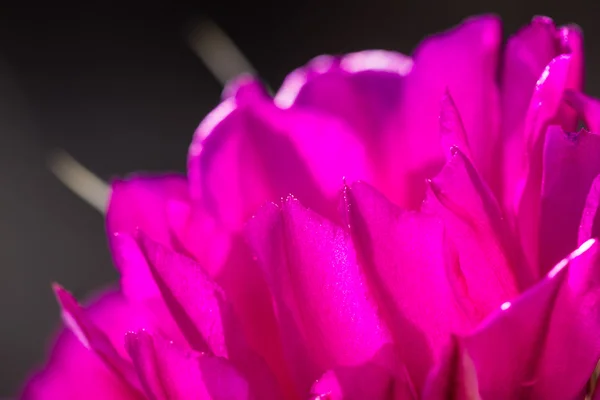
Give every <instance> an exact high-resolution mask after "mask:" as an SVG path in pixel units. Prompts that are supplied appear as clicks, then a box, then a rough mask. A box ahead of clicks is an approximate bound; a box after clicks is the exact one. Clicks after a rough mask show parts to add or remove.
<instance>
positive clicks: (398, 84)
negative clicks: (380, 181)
mask: <svg viewBox="0 0 600 400" xmlns="http://www.w3.org/2000/svg"><path fill="white" fill-rule="evenodd" d="M412 65H413V62H412V59H411V58H410V57H408V56H405V55H403V54H399V53H394V52H390V51H383V50H370V51H362V52H358V53H351V54H347V55H345V56H343V57H339V58H338V57H331V56H320V57H317V58H315V59H314V60H312V61H311V62H309V63H308V64H307V65H306V66H304V67H302V68H299V69H297V70H295V71H293V72H292V73H290V74H289V75H288V76H287V77H286V79H285V81H284V82H283V84H282V86H281V88H280V89H279V91H278V92H277V95H276V96H275V103H276V104H278V105H279V106H280V107H282V108H288V107H292V108H298V109H306V110H313V111H314V112H316V113H327V114H330V115H332V116H336V117H338V118H340V119H342V120H344V121H345V122H347V123H348V124H349V125H351V126H352V127H353V128H354V131H355V132H356V134H358V135H359V137H360V140H361V142H362V143H364V145H365V147H366V149H367V152H368V154H369V157H370V159H371V161H372V162H373V163H375V165H376V166H377V167H379V168H383V167H384V165H381V164H380V161H381V157H380V154H381V153H382V152H383V151H385V149H384V148H383V147H382V146H383V143H382V137H381V135H382V134H383V133H384V131H385V126H386V124H387V123H388V122H389V121H390V120H391V118H392V117H393V116H394V114H395V113H396V112H397V111H398V110H399V108H400V107H401V106H402V101H403V100H405V99H404V98H403V96H402V85H403V77H404V76H406V75H407V74H408V73H409V72H410V70H411V68H412Z"/></svg>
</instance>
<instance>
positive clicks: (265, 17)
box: [0, 0, 600, 397]
mask: <svg viewBox="0 0 600 400" xmlns="http://www.w3.org/2000/svg"><path fill="white" fill-rule="evenodd" d="M87 3H88V4H86V5H84V4H83V2H81V4H80V5H79V6H69V7H67V6H64V7H61V6H60V5H58V4H56V3H55V2H52V7H48V8H33V6H32V5H31V4H27V5H25V6H23V7H22V8H19V7H16V6H10V7H7V6H5V5H3V6H0V397H2V396H9V397H10V396H15V395H16V394H17V391H18V388H19V387H20V386H21V384H22V381H23V379H24V378H25V376H26V374H27V373H28V371H29V370H30V369H31V368H32V367H34V366H36V365H38V364H39V363H40V362H41V361H42V360H43V358H44V356H45V354H46V350H47V348H48V345H49V343H50V335H51V334H52V332H54V331H55V330H56V329H57V327H58V326H59V314H58V308H57V306H56V305H55V303H54V299H53V295H52V292H51V290H50V282H52V281H58V282H60V283H61V284H63V285H64V286H65V287H67V288H68V289H70V290H71V291H72V292H73V293H74V294H75V295H76V296H77V297H78V298H80V299H81V298H84V297H85V296H86V295H87V294H88V293H90V291H92V290H93V289H94V288H98V287H101V286H103V285H106V284H108V283H109V282H111V281H114V280H115V279H116V278H117V275H116V273H115V271H114V269H113V267H112V265H111V260H110V256H109V254H108V251H107V247H106V241H105V238H104V222H103V217H102V214H101V213H100V212H98V211H97V210H95V209H94V208H93V207H92V206H90V205H89V204H88V203H86V202H84V201H83V200H82V199H81V198H80V197H78V196H76V195H75V194H74V193H73V192H72V191H71V190H70V189H68V188H67V186H65V185H64V184H63V183H61V182H60V180H59V179H57V177H56V176H55V174H53V173H52V172H51V170H50V168H49V164H48V160H49V158H48V157H49V156H50V155H52V154H53V151H54V150H55V149H57V148H58V149H63V150H64V151H66V152H67V153H68V154H70V155H71V156H73V157H74V158H75V159H76V160H78V161H79V162H81V163H82V164H83V165H84V166H85V167H86V168H88V169H89V170H90V171H92V172H93V173H94V174H95V175H97V176H98V177H100V178H101V179H102V180H104V181H108V180H110V179H111V178H112V177H115V176H122V175H125V174H127V173H129V172H132V171H139V170H144V171H166V170H175V171H184V168H185V162H186V152H187V146H188V144H189V141H190V139H191V135H192V133H193V131H194V129H195V128H196V126H197V124H198V123H199V122H200V120H201V119H202V117H203V116H204V115H205V114H206V113H207V112H208V111H210V110H211V108H212V107H214V106H215V105H217V104H218V100H219V96H220V91H221V89H222V85H221V83H220V82H219V80H220V79H223V76H222V75H227V73H230V71H229V70H227V68H228V66H227V65H229V64H228V63H226V64H225V67H223V68H225V70H221V72H219V71H218V70H217V71H216V73H212V72H211V71H210V68H212V67H214V66H211V57H213V58H212V61H215V60H217V61H218V60H219V57H223V54H221V55H219V54H216V55H215V54H212V53H214V52H215V47H214V46H213V47H211V45H210V43H211V41H210V40H209V41H208V42H206V41H204V42H198V43H196V44H195V45H194V44H191V42H194V40H195V39H198V38H200V39H199V40H204V39H206V37H209V39H211V40H212V42H215V43H221V44H223V43H225V45H223V46H225V48H229V47H228V46H229V44H228V42H227V41H226V40H225V39H223V36H221V32H224V33H226V35H228V37H229V38H230V39H231V40H232V42H233V43H235V45H236V46H237V47H238V48H239V49H240V50H241V52H242V53H243V54H244V56H245V57H246V58H247V60H248V61H249V62H250V63H251V64H252V66H253V67H254V68H255V69H256V71H258V73H259V74H260V75H261V77H262V78H263V79H264V80H265V82H266V83H268V84H269V85H270V86H271V87H273V88H277V87H278V86H279V84H280V83H281V82H282V80H283V78H284V77H285V74H286V73H287V72H289V71H291V70H292V69H293V68H295V67H297V66H300V65H302V64H304V63H305V62H306V61H308V60H309V59H310V58H312V57H314V56H316V55H319V54H323V53H343V52H349V51H355V50H361V49H367V48H383V49H392V50H399V51H401V52H405V53H410V52H411V51H412V49H413V48H414V47H415V45H416V44H417V43H418V41H419V40H420V39H421V38H422V37H423V36H424V35H426V34H429V33H433V32H436V31H440V30H443V29H445V28H448V27H450V26H452V25H455V24H457V23H458V22H459V21H460V20H461V19H463V18H464V17H466V16H468V15H471V14H478V13H482V12H494V13H497V14H499V15H500V16H501V17H502V18H503V19H504V24H505V25H504V26H505V34H507V33H513V32H515V31H516V30H517V29H518V28H519V27H520V26H522V25H524V24H526V23H527V22H528V21H529V20H530V19H531V17H532V16H533V15H536V14H546V15H549V16H551V17H553V18H554V19H555V21H556V22H557V23H558V24H563V23H567V22H577V23H578V24H579V25H580V26H581V27H582V28H583V29H584V31H585V38H586V62H587V76H586V87H587V91H588V92H589V93H591V94H594V95H600V74H595V71H597V70H598V68H599V67H600V24H598V23H597V18H596V17H595V15H597V14H596V13H595V10H594V9H590V7H597V6H591V5H590V4H591V2H590V4H586V2H585V1H576V0H572V1H569V2H564V1H562V2H558V1H557V2H555V3H552V2H549V1H542V0H534V1H527V2H526V1H522V0H521V1H515V0H498V1H494V2H481V1H476V0H449V1H447V2H444V3H440V4H436V3H435V2H433V1H431V0H429V1H424V0H422V1H419V2H417V1H416V0H394V1H391V0H356V1H347V0H346V1H344V0H304V1H297V2H288V1H278V2H272V3H270V2H267V1H263V0H260V1H252V0H250V1H246V2H244V3H233V2H229V1H227V0H220V1H198V2H195V4H194V5H192V6H190V5H186V6H184V5H182V4H176V2H172V1H166V0H165V1H159V0H148V1H146V2H144V3H141V2H140V3H139V4H134V3H127V2H113V1H103V2H87ZM202 21H204V22H202ZM210 21H212V22H213V23H214V24H213V23H211V22H210ZM199 22H202V25H201V27H203V28H202V29H204V30H202V29H201V30H200V31H198V30H196V31H194V29H193V28H194V27H196V26H197V24H198V23H199ZM215 24H216V25H215ZM217 26H218V27H220V29H221V30H222V31H219V30H218V29H217V28H216V27H217ZM207 27H208V28H207ZM207 29H208V30H207ZM207 32H208V36H207ZM190 35H191V36H190ZM194 35H195V36H194ZM202 35H204V36H202ZM190 38H192V39H190ZM193 38H195V39H193ZM203 38H204V39H203ZM207 43H208V44H207ZM213 44H214V43H213ZM219 48H222V46H221V47H218V46H217V47H216V49H217V50H218V49H219ZM194 49H195V51H194ZM211 52H212V53H211ZM217 53H218V51H217ZM199 54H200V55H201V56H202V57H205V58H206V57H208V58H207V59H205V61H203V60H202V57H199V56H198V55H199ZM207 54H208V56H207ZM211 54H212V56H211ZM228 54H229V53H225V59H227V57H228ZM207 62H208V64H207ZM216 65H217V67H218V66H219V65H222V64H219V63H218V62H217V63H216ZM229 67H231V65H229ZM217 69H218V68H217ZM53 160H54V161H57V160H58V161H60V160H62V159H60V158H58V159H57V158H54V159H53ZM56 165H57V164H55V166H56ZM67 165H70V164H67ZM61 171H62V172H61ZM57 173H58V174H59V175H61V174H62V175H64V171H63V170H57ZM63 178H64V176H63ZM67 178H68V177H67ZM71 178H73V179H79V175H74V176H71ZM84 178H85V176H84ZM86 179H87V178H86ZM88 181H89V179H88ZM92 183H93V181H92ZM96 186H97V185H96ZM96 186H94V185H93V184H92V185H91V188H89V190H92V191H94V190H96V191H100V193H102V187H101V185H100V187H98V188H96Z"/></svg>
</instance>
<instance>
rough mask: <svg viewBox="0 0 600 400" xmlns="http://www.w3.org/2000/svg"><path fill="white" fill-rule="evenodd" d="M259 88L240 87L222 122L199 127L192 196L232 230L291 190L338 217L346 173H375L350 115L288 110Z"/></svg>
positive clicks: (191, 169) (192, 157) (359, 175)
mask: <svg viewBox="0 0 600 400" xmlns="http://www.w3.org/2000/svg"><path fill="white" fill-rule="evenodd" d="M256 86H257V84H256V83H248V84H247V85H246V86H244V87H242V88H240V89H239V90H238V93H237V94H236V96H235V97H232V98H229V99H227V100H226V102H227V104H231V106H230V108H229V113H228V114H227V115H226V116H224V117H221V119H220V120H219V121H218V122H217V123H216V124H215V123H213V119H215V118H214V116H213V115H210V116H209V117H207V119H206V120H205V121H204V122H203V123H202V124H201V125H200V127H199V128H198V130H197V131H196V134H195V137H194V143H193V144H192V146H191V148H190V155H189V162H188V171H189V176H190V185H191V191H192V192H191V193H192V195H193V196H194V197H195V198H196V199H201V200H200V201H201V202H202V203H203V204H204V205H205V206H206V208H207V210H208V211H209V212H211V214H212V215H214V216H215V217H216V218H217V219H218V220H219V221H221V222H223V223H224V224H225V226H226V227H228V228H229V229H231V230H238V229H240V228H241V227H242V226H243V224H244V223H245V222H246V221H247V219H248V218H250V217H251V216H252V215H253V214H254V213H255V212H256V210H257V209H258V208H259V207H260V206H262V205H263V204H264V203H265V202H267V201H276V200H277V199H279V198H281V197H285V196H287V195H288V194H290V193H293V194H294V195H295V196H298V197H299V198H300V199H302V200H303V201H304V202H306V204H307V205H309V206H311V207H312V208H313V209H315V210H317V211H318V212H319V213H321V214H323V215H327V216H330V217H332V218H333V217H335V205H336V204H335V201H334V199H335V195H336V194H337V188H338V187H339V185H340V184H341V182H342V179H343V177H349V178H352V179H358V178H363V179H368V178H369V177H370V172H369V167H368V164H367V160H366V155H365V149H364V146H363V145H362V144H361V143H360V141H359V140H358V139H357V138H356V137H355V135H354V133H353V132H352V129H351V127H350V126H349V125H347V124H345V123H343V121H341V120H338V119H337V118H334V117H331V116H327V115H325V114H315V113H312V112H306V111H303V110H296V109H294V110H292V109H287V110H284V109H281V108H279V107H277V106H276V105H275V104H274V103H273V102H272V100H271V99H270V98H268V97H267V96H266V94H264V93H262V90H261V89H258V88H256ZM218 110H219V111H218ZM217 112H219V113H220V108H219V109H217V110H215V111H213V114H214V113H217Z"/></svg>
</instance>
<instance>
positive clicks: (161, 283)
mask: <svg viewBox="0 0 600 400" xmlns="http://www.w3.org/2000/svg"><path fill="white" fill-rule="evenodd" d="M137 237H138V239H137V241H138V243H139V246H140V248H141V251H142V252H143V254H144V256H145V257H146V258H147V260H148V265H149V267H150V270H151V273H152V275H153V276H154V278H155V279H156V283H157V285H158V288H159V290H160V292H161V293H162V296H163V298H164V300H165V302H166V304H167V306H168V307H169V310H170V311H171V314H172V315H173V317H174V318H175V321H177V323H178V325H179V327H180V328H181V330H182V332H183V334H184V335H185V337H186V339H187V340H188V342H189V344H190V345H191V346H192V347H193V348H194V349H195V350H197V351H203V352H210V353H213V354H215V355H217V356H221V357H227V347H226V344H225V334H224V330H225V324H226V321H223V320H222V312H224V311H225V310H222V309H223V308H224V307H225V300H224V295H223V293H222V292H221V289H220V288H219V287H218V286H217V285H215V284H214V283H213V282H212V281H211V280H210V279H209V278H208V277H207V275H206V274H205V272H204V271H203V270H202V268H201V267H200V266H199V265H198V264H196V263H195V262H193V261H192V260H190V259H188V258H187V257H185V256H183V255H180V254H178V253H175V252H172V251H169V250H168V249H166V248H165V247H163V246H161V245H159V244H158V243H156V242H154V241H152V240H151V239H149V238H148V237H147V236H145V234H143V233H141V232H140V233H139V234H138V235H137ZM225 312H226V311H225Z"/></svg>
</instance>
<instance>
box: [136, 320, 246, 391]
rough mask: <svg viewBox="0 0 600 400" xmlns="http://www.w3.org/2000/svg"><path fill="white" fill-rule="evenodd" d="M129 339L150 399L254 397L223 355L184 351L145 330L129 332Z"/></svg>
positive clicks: (138, 371) (244, 381)
mask: <svg viewBox="0 0 600 400" xmlns="http://www.w3.org/2000/svg"><path fill="white" fill-rule="evenodd" d="M126 341H127V348H128V351H129V354H130V355H131V359H132V360H133V363H134V365H135V367H136V370H137V373H138V374H139V375H140V376H141V377H142V382H144V389H145V390H146V394H147V395H148V397H149V398H152V399H157V400H163V399H165V400H166V399H201V400H225V399H240V400H244V399H251V398H253V396H252V395H251V393H250V389H249V386H248V383H247V382H246V380H245V379H244V377H243V376H242V375H240V373H239V372H238V371H236V370H235V368H233V367H232V366H231V365H230V364H229V363H228V362H227V360H225V359H223V358H220V357H213V356H208V355H204V354H200V353H194V352H188V351H184V350H182V349H179V348H177V347H176V345H175V344H173V343H172V342H167V341H165V340H163V339H160V338H158V337H153V336H151V335H150V334H149V333H147V332H145V331H139V332H137V333H133V332H130V333H129V334H128V335H127V336H126Z"/></svg>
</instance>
